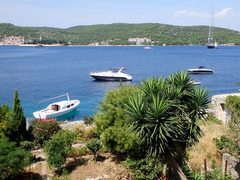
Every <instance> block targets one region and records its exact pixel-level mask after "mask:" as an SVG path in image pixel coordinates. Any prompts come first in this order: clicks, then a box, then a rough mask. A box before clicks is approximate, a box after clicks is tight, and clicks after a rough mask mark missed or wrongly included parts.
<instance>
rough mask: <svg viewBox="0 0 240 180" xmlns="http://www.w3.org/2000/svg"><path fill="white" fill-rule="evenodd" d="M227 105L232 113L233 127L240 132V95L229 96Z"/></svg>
mask: <svg viewBox="0 0 240 180" xmlns="http://www.w3.org/2000/svg"><path fill="white" fill-rule="evenodd" d="M226 106H227V109H228V110H229V111H230V113H231V121H230V127H231V129H232V130H233V131H235V132H240V97H239V96H228V97H227V98H226Z"/></svg>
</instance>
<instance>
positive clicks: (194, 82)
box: [191, 81, 202, 85]
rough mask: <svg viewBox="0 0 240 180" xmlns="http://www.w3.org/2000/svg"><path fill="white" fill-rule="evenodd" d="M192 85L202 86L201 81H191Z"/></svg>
mask: <svg viewBox="0 0 240 180" xmlns="http://www.w3.org/2000/svg"><path fill="white" fill-rule="evenodd" d="M191 83H192V84H193V85H200V84H202V83H201V82H200V81H191Z"/></svg>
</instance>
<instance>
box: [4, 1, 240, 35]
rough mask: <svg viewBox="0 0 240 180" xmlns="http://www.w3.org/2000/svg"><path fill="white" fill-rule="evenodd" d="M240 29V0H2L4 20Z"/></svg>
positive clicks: (40, 23)
mask: <svg viewBox="0 0 240 180" xmlns="http://www.w3.org/2000/svg"><path fill="white" fill-rule="evenodd" d="M211 12H214V13H213V14H215V18H214V26H217V27H223V28H228V29H233V30H237V31H240V0H0V23H12V24H14V25H17V26H36V27H40V26H41V27H42V26H48V27H58V28H68V27H72V26H78V25H92V24H111V23H163V24H171V25H180V26H192V25H209V24H210V17H211Z"/></svg>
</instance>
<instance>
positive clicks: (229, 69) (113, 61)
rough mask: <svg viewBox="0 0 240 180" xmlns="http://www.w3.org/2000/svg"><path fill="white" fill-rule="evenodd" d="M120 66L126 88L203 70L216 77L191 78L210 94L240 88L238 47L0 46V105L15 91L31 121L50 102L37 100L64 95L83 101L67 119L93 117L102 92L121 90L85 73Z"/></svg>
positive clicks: (201, 76)
mask: <svg viewBox="0 0 240 180" xmlns="http://www.w3.org/2000/svg"><path fill="white" fill-rule="evenodd" d="M121 66H124V67H126V72H127V73H129V74H131V75H132V76H133V81H132V82H126V84H128V83H133V84H138V83H139V82H140V81H141V80H144V79H147V78H149V77H151V76H158V77H159V76H164V77H166V76H168V75H169V74H171V73H174V72H177V71H184V70H186V69H188V68H195V67H198V66H205V67H207V68H210V69H213V70H214V71H215V73H214V74H212V75H194V76H192V77H193V79H194V80H196V81H200V82H201V83H202V84H201V85H202V86H203V87H204V88H207V89H208V90H209V92H210V94H211V95H214V94H220V93H233V92H238V91H239V90H238V89H239V88H240V87H239V86H238V85H237V83H238V82H240V47H237V46H232V47H227V46H220V47H219V48H218V49H207V48H206V47H205V46H165V47H154V48H153V49H149V50H146V49H144V48H143V47H141V46H132V47H131V46H95V47H90V46H60V47H43V48H35V47H25V46H0V105H2V104H6V103H7V104H9V105H10V106H12V102H13V93H14V91H15V90H18V91H19V94H20V99H21V103H22V106H23V108H24V113H25V116H26V117H28V118H33V115H32V112H34V111H36V110H39V109H42V108H44V107H46V106H47V105H48V104H49V103H51V102H44V103H38V102H39V101H41V100H43V99H47V98H51V97H54V96H58V95H61V94H64V93H66V92H68V93H69V95H70V98H71V99H79V100H80V101H81V104H80V106H79V107H78V109H77V113H76V114H75V116H74V117H73V118H71V120H79V119H82V117H84V116H86V115H93V114H94V113H95V112H96V111H97V108H98V106H99V103H100V102H101V99H102V98H103V97H104V96H105V94H106V92H107V91H109V90H111V89H114V88H116V87H118V86H119V83H118V82H97V81H94V80H93V79H92V78H91V77H90V76H89V73H90V72H91V71H101V70H107V69H109V68H110V67H121ZM59 100H62V99H61V98H60V99H59ZM55 101H56V100H55Z"/></svg>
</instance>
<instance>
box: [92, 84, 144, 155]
mask: <svg viewBox="0 0 240 180" xmlns="http://www.w3.org/2000/svg"><path fill="white" fill-rule="evenodd" d="M136 92H137V89H136V87H134V86H121V87H120V88H118V89H116V90H112V91H109V92H108V93H107V95H106V97H105V98H104V99H103V101H102V102H101V104H100V107H99V111H98V112H97V114H96V115H95V116H94V122H95V124H96V127H97V133H98V134H99V135H100V141H101V143H102V145H103V147H104V148H106V149H107V150H109V151H111V152H112V153H128V154H129V153H130V152H131V151H135V150H136V148H138V147H139V141H138V137H137V136H136V135H135V134H134V133H133V132H132V131H131V128H130V126H129V122H130V118H131V116H130V115H129V114H127V111H126V109H125V105H124V104H125V103H127V102H128V99H129V97H131V96H132V95H133V94H135V93H136Z"/></svg>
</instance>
